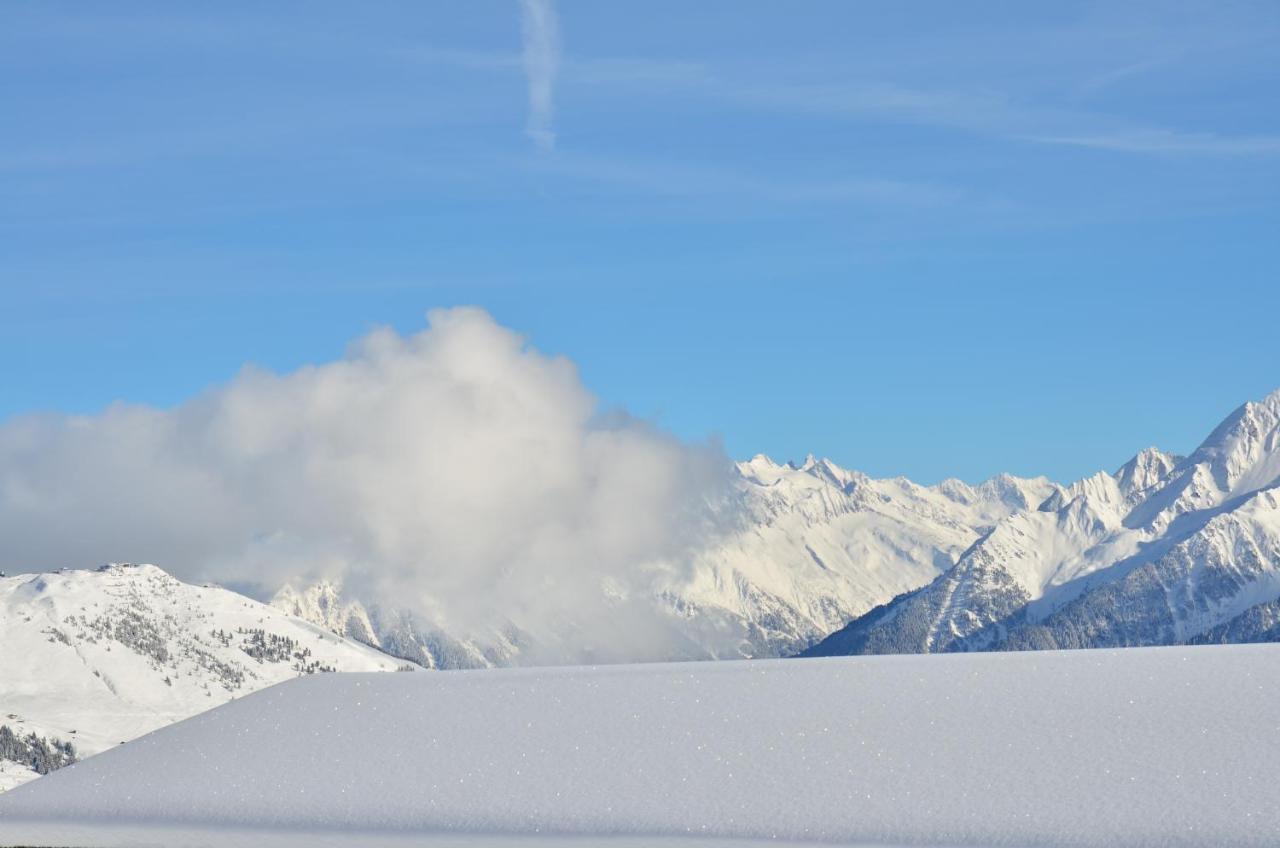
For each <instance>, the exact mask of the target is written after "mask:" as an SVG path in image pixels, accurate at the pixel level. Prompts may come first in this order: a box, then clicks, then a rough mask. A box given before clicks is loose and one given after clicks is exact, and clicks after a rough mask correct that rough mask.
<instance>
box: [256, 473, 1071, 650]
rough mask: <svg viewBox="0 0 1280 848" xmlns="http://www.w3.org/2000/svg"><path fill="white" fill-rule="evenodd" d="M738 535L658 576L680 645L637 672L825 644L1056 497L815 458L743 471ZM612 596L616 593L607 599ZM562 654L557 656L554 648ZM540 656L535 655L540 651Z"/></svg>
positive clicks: (318, 605) (286, 596) (562, 641)
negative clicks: (1002, 525) (876, 471)
mask: <svg viewBox="0 0 1280 848" xmlns="http://www.w3.org/2000/svg"><path fill="white" fill-rule="evenodd" d="M735 486H736V496H737V498H738V507H739V509H738V510H737V515H738V518H737V521H738V524H737V525H736V527H735V528H734V529H733V531H732V532H729V533H727V534H722V535H718V536H717V537H716V538H715V539H714V540H713V541H711V542H709V543H708V544H706V545H705V546H703V547H702V548H700V549H698V550H695V551H693V552H692V553H691V554H690V556H689V559H688V561H686V562H681V563H678V564H674V565H673V567H670V568H663V569H657V570H656V574H657V577H656V578H655V580H654V581H653V583H652V584H651V586H650V596H649V598H648V600H647V603H649V604H651V605H652V607H653V612H654V616H655V618H657V619H659V620H661V621H663V622H665V624H666V627H667V629H668V630H669V631H670V632H671V633H673V634H674V638H669V639H664V640H662V648H661V651H662V653H655V654H654V655H653V656H644V657H633V659H717V658H744V657H774V656H786V655H789V654H793V653H795V652H797V651H799V650H802V649H804V648H805V647H807V646H809V645H811V644H813V643H814V642H815V641H817V640H819V639H821V638H822V637H823V636H825V635H826V634H828V633H830V632H831V631H833V630H835V629H837V628H839V627H841V626H843V625H844V624H845V623H846V622H848V621H849V620H850V619H852V618H854V617H855V616H857V615H859V614H861V613H863V612H865V611H867V610H868V609H870V608H872V607H873V606H875V605H876V604H878V603H882V602H884V601H885V600H887V599H889V598H891V597H893V596H894V595H897V594H899V593H901V592H904V591H907V590H909V589H914V588H917V587H919V586H921V585H924V584H926V583H928V582H929V581H930V580H932V579H933V578H934V577H936V576H937V575H938V574H940V573H942V572H944V571H946V570H948V569H950V568H951V567H952V566H953V565H954V563H955V561H956V558H957V557H958V556H959V555H960V554H961V553H962V552H964V551H965V550H966V549H967V548H968V547H969V546H970V545H972V544H973V543H974V542H975V541H977V540H978V539H979V538H980V537H982V536H983V535H984V534H986V533H987V532H989V531H990V529H991V528H992V527H993V526H995V525H996V524H997V523H998V522H1000V521H1001V520H1002V519H1005V518H1007V517H1009V516H1011V515H1014V514H1017V513H1020V512H1025V511H1027V510H1030V509H1034V507H1035V506H1036V505H1037V504H1039V503H1041V502H1042V501H1043V500H1044V499H1045V498H1047V497H1049V496H1050V495H1051V494H1053V493H1054V492H1056V491H1057V487H1056V486H1054V485H1053V484H1052V483H1050V482H1049V481H1047V480H1045V479H1044V478H1039V479H1034V480H1025V479H1020V478H1016V477H1012V476H1008V475H1002V476H1000V477H996V478H993V479H992V480H988V481H987V482H985V483H983V484H981V485H978V486H970V485H968V484H966V483H963V482H961V481H959V480H947V481H944V482H942V483H940V484H938V485H936V486H920V485H917V484H915V483H912V482H911V481H909V480H906V479H904V478H894V479H888V480H878V479H873V478H870V477H868V476H866V475H864V474H860V473H858V472H856V471H849V470H847V469H844V468H841V467H839V466H837V465H835V464H834V463H832V462H830V461H828V460H822V459H815V458H814V457H809V458H808V459H806V460H805V462H803V463H800V464H791V463H788V464H779V463H776V462H774V461H772V460H771V459H769V458H768V457H765V456H756V457H755V458H753V459H751V460H749V461H747V462H743V463H739V464H738V466H737V478H736V481H735ZM601 591H602V592H607V591H608V587H607V586H602V587H601ZM272 603H273V604H274V605H275V606H276V607H278V608H280V609H282V610H284V611H286V612H288V613H290V614H291V615H295V616H298V617H300V618H303V619H305V620H307V621H311V622H313V623H315V624H318V625H320V626H322V627H325V628H327V629H329V630H330V631H332V632H334V633H337V634H340V635H343V636H345V637H348V638H351V639H354V640H357V641H361V642H364V643H366V644H369V645H373V646H376V647H378V648H380V649H382V650H384V651H387V652H388V653H391V654H394V655H395V656H399V657H405V658H408V659H410V660H412V661H414V662H416V663H420V664H422V665H424V666H427V667H431V668H474V667H489V666H504V665H518V664H521V663H522V662H524V661H526V660H527V659H528V658H529V657H530V656H531V655H532V656H536V658H537V659H536V661H539V662H546V661H548V657H549V658H550V660H551V661H557V662H584V661H585V662H591V661H595V660H596V659H597V657H596V656H594V655H589V654H584V653H580V652H579V651H578V650H577V646H575V644H574V640H573V637H572V634H571V629H569V628H567V631H568V632H564V633H553V634H545V633H529V632H525V631H522V630H521V629H520V628H517V627H515V626H514V625H511V626H506V627H496V628H491V629H490V630H488V631H487V632H480V633H452V632H448V631H447V630H446V629H445V628H442V627H440V626H438V625H436V624H435V623H433V622H431V621H425V620H423V619H422V618H420V617H417V616H414V615H413V614H412V613H410V612H407V611H404V610H394V609H393V610H388V609H387V608H386V607H385V606H380V605H375V604H365V603H362V602H361V600H360V599H357V598H351V597H347V596H345V595H344V593H343V591H342V588H341V587H339V586H335V585H333V584H331V583H319V584H315V585H311V586H306V587H294V586H286V587H285V588H283V589H282V590H281V591H280V592H279V594H277V595H276V597H275V598H274V600H273V601H272ZM548 642H553V643H554V644H555V645H557V646H562V647H558V648H556V649H555V652H553V653H551V654H550V655H549V654H548V650H547V643H548ZM533 649H538V650H536V653H534V652H533Z"/></svg>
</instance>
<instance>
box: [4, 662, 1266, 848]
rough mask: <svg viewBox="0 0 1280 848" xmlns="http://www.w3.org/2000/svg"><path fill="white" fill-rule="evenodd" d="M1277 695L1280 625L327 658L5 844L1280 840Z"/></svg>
mask: <svg viewBox="0 0 1280 848" xmlns="http://www.w3.org/2000/svg"><path fill="white" fill-rule="evenodd" d="M1277 703H1280V647H1276V646H1271V645H1255V646H1227V647H1197V648H1155V649H1131V650H1123V651H1066V652H1037V653H1012V654H983V655H969V656H944V657H910V656H906V657H854V658H835V659H823V660H775V661H768V660H765V661H756V662H751V663H743V662H732V663H692V664H683V665H682V664H668V665H648V666H645V665H633V666H612V667H602V668H594V669H592V668H561V669H513V670H498V671H486V672H449V673H442V674H402V675H318V676H315V677H311V678H308V679H304V680H295V681H292V682H289V683H286V684H283V685H281V686H277V687H273V688H271V689H268V690H266V691H263V692H258V693H255V694H253V695H250V696H249V697H246V698H243V699H240V700H238V701H236V702H235V703H232V704H228V705H226V706H224V707H222V708H220V709H217V710H213V711H211V712H208V713H204V714H202V715H200V716H197V717H195V718H193V719H190V720H188V721H185V722H182V723H181V724H178V725H174V726H171V727H166V728H164V729H162V730H160V731H157V732H156V733H154V734H151V735H150V736H147V737H144V738H143V739H139V740H137V741H136V742H133V743H131V744H129V745H125V746H122V747H120V748H118V749H114V750H111V751H108V752H106V753H104V754H102V755H100V756H98V757H94V758H93V759H91V760H88V761H85V762H82V763H79V764H76V765H74V766H71V767H70V768H66V769H62V770H60V771H57V772H55V773H53V774H51V775H50V776H48V777H46V778H43V779H41V780H39V781H36V782H34V783H32V784H29V785H27V786H23V787H20V788H18V789H17V790H14V791H13V792H9V793H6V794H5V795H3V796H0V843H2V844H13V843H18V844H40V845H49V844H63V845H72V844H74V845H86V846H97V845H118V844H171V845H177V844H182V845H209V846H230V845H245V846H248V845H255V846H257V845H263V844H267V845H273V844H274V845H279V844H286V845H290V846H301V845H314V844H326V845H338V844H357V843H358V844H361V845H371V844H372V845H400V846H407V845H423V844H428V845H431V844H442V843H443V844H451V845H459V844H461V845H473V846H474V845H488V844H494V845H508V846H510V845H512V844H525V842H524V840H525V839H529V840H531V841H532V842H531V844H536V845H557V844H567V845H585V844H592V845H595V844H601V843H603V844H610V843H609V842H608V841H606V840H605V839H604V838H605V837H613V838H619V837H631V840H632V841H630V842H623V843H622V844H627V845H637V846H638V845H648V844H660V845H661V844H682V843H683V842H689V843H697V842H699V841H700V840H708V843H707V844H711V845H724V844H738V843H737V842H736V840H749V839H755V840H760V841H761V842H764V841H769V842H771V843H776V842H784V843H785V842H788V841H790V842H794V843H822V844H841V845H848V844H875V845H887V844H893V845H903V844H912V845H920V844H930V845H1055V846H1113V845H1127V846H1190V845H1195V846H1203V845H1233V846H1263V845H1275V844H1278V843H1280V818H1277V817H1276V815H1275V801H1276V780H1275V764H1276V762H1278V761H1280V733H1277V718H1276V704H1277ZM467 837H469V839H468V838H467ZM503 837H505V838H503ZM659 837H665V838H667V839H672V840H675V841H674V842H673V843H668V842H666V841H664V840H660V839H658V838H659ZM471 840H474V841H471ZM721 840H727V843H726V841H721ZM751 844H760V843H751Z"/></svg>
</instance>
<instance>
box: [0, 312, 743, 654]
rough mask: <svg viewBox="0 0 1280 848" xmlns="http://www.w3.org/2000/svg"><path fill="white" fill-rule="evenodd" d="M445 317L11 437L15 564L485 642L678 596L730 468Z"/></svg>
mask: <svg viewBox="0 0 1280 848" xmlns="http://www.w3.org/2000/svg"><path fill="white" fill-rule="evenodd" d="M428 317H429V326H428V328H427V329H425V330H424V331H422V332H419V333H417V334H415V335H411V336H407V337H406V336H401V335H399V334H397V333H395V332H394V331H392V330H389V329H382V330H377V331H375V332H373V333H371V334H369V335H368V336H366V337H365V338H363V339H361V340H360V341H358V342H357V343H355V344H354V345H353V346H352V348H351V349H350V351H349V352H348V354H347V355H346V356H345V357H344V358H343V359H342V360H340V361H336V362H332V363H328V364H324V365H319V366H314V367H306V368H303V369H301V370H298V371H296V372H293V373H290V374H284V375H279V374H273V373H269V372H266V371H262V370H259V369H255V368H247V369H245V370H244V371H243V372H242V373H240V374H239V375H238V376H237V377H236V378H235V379H233V380H232V381H231V382H230V383H228V384H226V385H224V386H220V387H216V388H213V389H210V390H208V391H207V392H205V393H204V394H202V395H200V396H198V397H196V398H194V399H193V400H190V401H188V402H187V403H185V404H183V405H181V406H179V407H177V408H174V409H170V410H161V409H155V408H151V407H145V406H136V405H126V404H118V405H115V406H112V407H110V408H109V409H107V410H106V411H105V412H103V413H101V414H99V415H94V416H88V417H72V416H27V417H22V418H18V419H13V420H11V421H9V422H7V423H5V424H3V425H0V561H3V563H4V564H5V565H6V566H7V567H9V568H11V569H15V570H31V569H40V568H50V567H55V566H62V565H68V566H79V567H83V566H85V565H89V564H93V563H97V562H102V561H105V560H108V559H112V560H132V561H149V562H156V563H159V564H161V565H163V566H165V567H167V568H168V569H169V570H171V571H173V572H174V573H176V574H178V575H179V576H181V577H184V578H187V579H196V580H207V579H212V580H217V581H221V582H224V583H228V584H232V585H241V586H247V587H253V588H255V589H256V590H257V591H258V592H260V593H264V594H265V593H269V592H270V591H272V590H274V589H275V588H276V587H277V586H279V585H280V584H282V583H284V582H286V581H290V580H297V579H299V578H301V579H304V580H306V579H314V578H318V577H327V578H336V579H340V580H343V581H345V582H346V584H347V585H348V586H349V587H352V588H354V589H355V590H356V591H357V592H358V593H359V594H363V595H364V596H366V597H369V598H372V599H376V600H382V601H384V602H385V601H388V600H391V601H392V602H393V603H394V604H396V605H397V606H401V607H405V608H408V609H412V610H415V611H416V612H418V613H420V614H423V615H426V616H429V617H430V618H431V619H432V620H433V621H435V622H438V623H439V624H441V625H442V626H445V627H447V628H449V629H451V630H454V631H462V632H465V631H466V630H467V629H468V628H475V627H480V626H489V625H491V624H493V623H495V622H512V623H515V624H516V625H517V626H520V627H522V628H527V629H529V630H530V631H532V632H537V631H538V630H539V629H554V626H553V625H554V623H555V622H563V621H569V620H572V621H574V622H575V623H576V624H577V625H581V626H587V627H590V621H591V620H592V619H593V617H595V618H598V619H599V620H602V621H603V620H609V619H614V620H617V619H618V616H617V609H616V601H617V599H618V598H625V597H635V596H641V595H644V594H645V593H647V592H650V591H652V589H653V588H654V586H656V585H657V584H658V583H660V582H661V581H662V580H666V579H670V578H671V577H673V576H674V577H676V578H678V576H679V575H678V573H677V574H675V575H673V574H672V573H671V572H672V570H677V571H678V568H679V563H680V562H681V561H683V558H684V557H683V554H684V552H685V551H687V550H688V548H689V546H690V545H693V544H696V543H697V541H698V540H699V539H703V538H705V536H706V534H707V533H708V532H711V531H712V529H713V528H712V519H711V518H710V517H709V516H710V515H711V514H712V511H709V510H708V509H707V504H708V503H713V504H714V503H716V502H718V501H720V500H721V498H722V496H723V495H724V493H725V492H726V491H727V489H726V485H727V480H728V463H727V461H726V460H725V459H724V457H723V455H722V454H721V453H720V452H719V451H718V450H716V449H715V448H714V447H713V446H710V445H689V444H686V443H683V442H681V441H679V440H677V439H676V438H674V437H672V436H670V435H668V434H665V433H663V432H661V431H660V430H658V429H657V428H655V427H653V426H651V425H649V424H647V423H645V422H642V421H637V420H635V419H632V418H629V417H627V416H625V415H623V414H620V413H615V414H612V415H602V414H601V413H600V411H599V410H598V407H597V402H596V400H595V398H594V397H593V396H592V395H591V394H590V393H589V392H588V391H587V390H586V389H585V388H584V387H583V385H582V384H581V382H580V380H579V378H578V375H577V372H576V370H575V368H574V367H573V365H572V363H570V362H569V361H567V360H565V359H563V358H557V357H549V356H546V355H543V354H541V353H539V352H537V351H536V350H533V349H531V348H530V347H528V346H527V345H526V344H525V342H524V340H523V339H522V338H521V337H520V336H518V335H516V334H515V333H513V332H511V331H510V330H508V329H505V328H503V327H501V326H499V325H498V324H496V323H495V322H494V321H493V320H492V319H491V318H490V317H489V316H488V315H487V314H486V313H485V312H483V311H481V310H478V309H467V308H463V309H452V310H442V311H436V312H432V313H431V314H430V315H429V316H428ZM602 590H603V591H602ZM606 596H608V597H612V598H613V599H614V600H613V601H611V602H605V601H602V598H604V597H606ZM609 603H613V604H615V608H613V609H610V608H607V607H608V606H609ZM634 625H635V622H630V623H629V624H628V626H629V627H633V629H634ZM599 638H601V639H603V638H607V636H605V635H600V636H599Z"/></svg>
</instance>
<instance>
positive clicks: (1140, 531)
mask: <svg viewBox="0 0 1280 848" xmlns="http://www.w3.org/2000/svg"><path fill="white" fill-rule="evenodd" d="M1278 486H1280V391H1277V392H1274V393H1272V394H1271V395H1269V396H1268V397H1267V398H1265V399H1264V400H1262V401H1261V402H1256V403H1255V402H1250V403H1247V404H1245V405H1244V406H1242V407H1240V408H1239V409H1237V410H1236V411H1235V412H1233V413H1232V414H1231V415H1230V416H1228V417H1227V419H1226V420H1225V421H1223V423H1222V424H1221V425H1219V426H1218V427H1217V428H1216V429H1215V430H1214V431H1213V433H1211V434H1210V435H1209V437H1208V438H1207V439H1206V440H1205V441H1204V443H1203V444H1201V445H1200V447H1199V448H1197V449H1196V451H1195V452H1193V453H1192V454H1191V455H1190V456H1188V457H1185V458H1179V457H1174V456H1170V455H1168V454H1164V453H1161V452H1160V451H1158V450H1155V449H1149V450H1147V451H1143V452H1142V453H1140V454H1139V455H1138V456H1137V457H1135V458H1134V459H1133V460H1131V461H1130V462H1129V463H1127V464H1126V465H1125V466H1123V467H1122V468H1120V469H1119V470H1118V471H1117V472H1116V473H1115V474H1105V473H1100V474H1098V475H1094V476H1093V477H1090V478H1087V479H1085V480H1082V481H1080V482H1078V483H1075V484H1072V485H1071V486H1068V487H1066V488H1064V489H1061V490H1059V491H1058V492H1056V493H1055V494H1053V495H1052V496H1051V497H1049V498H1047V499H1046V500H1045V502H1044V503H1043V504H1041V505H1040V507H1039V508H1038V509H1037V510H1035V511H1033V512H1028V513H1019V514H1015V515H1012V516H1010V517H1008V518H1005V519H1003V520H1002V521H1000V522H999V523H998V524H997V525H996V526H995V528H993V529H992V530H991V532H989V533H988V534H986V535H985V536H984V537H983V538H982V539H981V540H980V541H978V542H977V543H976V544H975V545H974V546H973V547H972V548H970V549H969V550H968V551H967V552H966V553H965V554H964V556H962V557H961V558H960V560H959V562H958V563H957V564H956V566H955V567H954V568H952V569H951V570H949V571H948V572H946V573H945V574H942V575H940V576H939V577H938V578H936V579H935V580H934V581H933V582H931V583H930V584H929V585H927V586H924V587H922V588H920V589H918V590H914V591H911V592H908V593H906V594H904V595H902V596H899V597H897V598H895V599H894V600H893V601H891V602H890V603H888V604H885V605H883V606H881V607H879V608H877V609H875V610H872V611H871V612H869V613H868V614H867V615H865V616H863V617H862V618H859V619H857V620H855V621H853V622H851V623H850V624H849V625H848V626H847V627H845V628H843V629H842V630H840V631H838V632H836V633H834V634H832V635H831V636H830V637H828V638H827V639H826V640H824V641H823V642H821V643H820V644H818V645H816V646H814V647H813V648H811V649H809V650H808V651H806V652H805V653H806V654H807V655H831V654H851V653H916V652H922V653H928V652H938V651H970V650H1000V649H1044V648H1081V647H1112V646H1128V645H1168V644H1183V643H1188V642H1199V641H1209V642H1218V641H1233V642H1234V641H1270V640H1271V639H1274V638H1275V629H1276V628H1275V608H1276V606H1277V599H1280V488H1277V487H1278Z"/></svg>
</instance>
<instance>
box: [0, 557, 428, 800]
mask: <svg viewBox="0 0 1280 848" xmlns="http://www.w3.org/2000/svg"><path fill="white" fill-rule="evenodd" d="M403 665H405V664H404V663H403V662H401V661H398V660H395V659H393V658H391V657H389V656H387V655H385V654H382V653H380V652H378V651H375V650H373V649H371V648H369V647H367V646H365V645H361V644H357V643H355V642H351V641H348V640H346V639H342V638H339V637H337V636H335V635H334V634H332V633H330V632H328V631H326V630H324V629H323V628H320V627H316V626H315V625H313V624H309V623H307V622H304V621H301V620H299V619H297V618H294V617H292V616H289V615H287V614H285V613H283V612H281V611H280V610H278V609H275V608H273V607H270V606H267V605H265V604H261V603H258V602H256V601H253V600H250V599H249V598H246V597H244V596H243V595H239V594H236V593H234V592H230V591H228V590H226V589H222V588H218V587H214V586H192V585H190V584H187V583H183V582H181V581H179V580H176V579H174V578H173V577H171V576H169V575H168V574H166V573H165V572H164V571H162V570H160V569H159V568H156V567H155V566H151V565H140V566H133V565H109V566H104V567H102V568H100V569H97V570H94V571H81V570H67V571H61V572H57V573H49V574H22V575H17V576H14V577H5V578H0V725H5V726H8V727H9V728H10V729H11V730H12V731H13V732H14V733H15V734H20V735H25V734H28V733H36V734H37V735H39V736H42V737H50V738H57V739H60V740H62V741H64V742H71V743H72V744H73V745H74V746H75V748H76V749H77V751H78V753H79V754H80V755H81V756H87V755H90V754H96V753H98V752H99V751H103V750H106V749H107V748H110V747H112V746H114V745H117V744H119V743H120V742H124V741H127V740H130V739H133V738H135V737H137V736H139V735H141V734H143V733H147V732H148V731H151V730H154V729H156V728H157V727H162V726H164V725H166V724H169V723H171V722H174V721H178V720H180V719H184V718H187V717H188V716H191V715H194V714H196V713H198V712H202V711H204V710H207V709H209V708H210V707H214V706H217V705H218V704H222V703H224V702H226V701H229V700H231V699H232V698H237V697H239V696H241V695H245V694H248V693H249V692H253V691H255V690H257V689H261V688H262V687H264V686H269V685H271V684H273V683H279V682H280V681H282V680H287V679H289V678H291V677H296V676H298V675H300V674H307V673H311V672H316V671H329V670H337V671H378V670H387V671H391V670H395V669H396V668H397V667H400V666H403ZM32 777H35V773H34V772H32V771H31V770H30V769H27V768H24V767H21V766H20V765H19V764H17V763H12V762H8V761H3V760H0V791H3V790H4V789H5V788H7V787H9V786H13V785H15V784H17V783H20V782H22V781H23V780H27V779H30V778H32Z"/></svg>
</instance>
